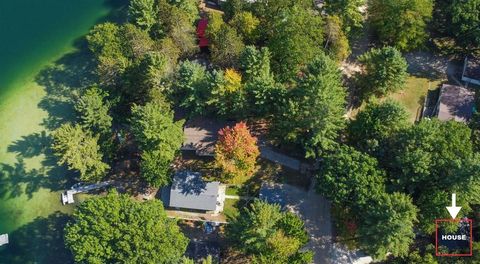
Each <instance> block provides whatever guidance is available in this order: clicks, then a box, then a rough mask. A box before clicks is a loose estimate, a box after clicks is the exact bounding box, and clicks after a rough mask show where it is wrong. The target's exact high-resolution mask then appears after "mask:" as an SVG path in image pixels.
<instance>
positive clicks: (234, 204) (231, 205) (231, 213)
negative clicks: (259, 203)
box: [223, 199, 242, 221]
mask: <svg viewBox="0 0 480 264" xmlns="http://www.w3.org/2000/svg"><path fill="white" fill-rule="evenodd" d="M241 204H242V203H241V202H240V200H237V199H226V200H225V204H224V207H223V214H224V215H225V216H226V217H227V221H230V220H232V219H234V218H236V217H237V216H238V214H239V213H240V212H239V209H240V205H241Z"/></svg>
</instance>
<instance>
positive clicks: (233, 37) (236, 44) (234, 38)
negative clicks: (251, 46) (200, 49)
mask: <svg viewBox="0 0 480 264" xmlns="http://www.w3.org/2000/svg"><path fill="white" fill-rule="evenodd" d="M207 34H208V36H212V37H209V41H210V51H211V59H212V62H213V63H215V64H217V65H219V66H222V67H233V66H237V64H238V59H239V57H240V54H241V52H242V51H243V48H244V47H245V44H243V41H242V38H241V37H240V36H239V35H238V33H237V31H236V30H235V29H234V28H233V27H231V26H229V25H228V24H225V23H224V24H222V25H221V26H220V29H219V30H218V32H216V34H215V35H211V34H209V33H208V32H207Z"/></svg>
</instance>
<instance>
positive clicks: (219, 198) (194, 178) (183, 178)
mask: <svg viewBox="0 0 480 264" xmlns="http://www.w3.org/2000/svg"><path fill="white" fill-rule="evenodd" d="M161 199H162V201H163V203H164V205H165V207H167V208H171V209H177V210H188V211H194V212H200V213H207V214H213V215H216V214H218V213H220V212H222V211H223V206H224V203H225V186H223V185H221V184H220V182H205V181H204V180H203V179H202V175H201V174H200V173H199V172H192V171H186V170H185V171H178V172H176V173H175V176H174V178H173V182H172V185H171V186H167V187H165V188H163V189H162V191H161Z"/></svg>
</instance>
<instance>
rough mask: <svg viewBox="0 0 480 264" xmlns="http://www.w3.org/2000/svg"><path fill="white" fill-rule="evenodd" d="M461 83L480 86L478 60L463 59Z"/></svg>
mask: <svg viewBox="0 0 480 264" xmlns="http://www.w3.org/2000/svg"><path fill="white" fill-rule="evenodd" d="M462 81H464V82H467V83H473V84H476V85H480V58H478V57H468V56H467V57H465V63H464V65H463V73H462Z"/></svg>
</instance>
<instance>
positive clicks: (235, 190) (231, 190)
mask: <svg viewBox="0 0 480 264" xmlns="http://www.w3.org/2000/svg"><path fill="white" fill-rule="evenodd" d="M240 188H241V186H228V187H227V190H226V191H225V193H226V194H227V195H240V194H239V193H240Z"/></svg>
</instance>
